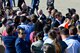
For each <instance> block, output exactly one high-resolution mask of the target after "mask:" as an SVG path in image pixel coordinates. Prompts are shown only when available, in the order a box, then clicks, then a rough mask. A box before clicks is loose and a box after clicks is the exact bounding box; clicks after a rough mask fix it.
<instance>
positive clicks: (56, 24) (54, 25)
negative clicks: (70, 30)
mask: <svg viewBox="0 0 80 53" xmlns="http://www.w3.org/2000/svg"><path fill="white" fill-rule="evenodd" d="M59 25H60V23H59V22H58V21H57V20H55V22H54V23H53V24H52V27H58V26H59Z"/></svg>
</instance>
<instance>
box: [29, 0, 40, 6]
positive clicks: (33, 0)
mask: <svg viewBox="0 0 80 53" xmlns="http://www.w3.org/2000/svg"><path fill="white" fill-rule="evenodd" d="M36 4H38V5H39V0H32V3H31V5H32V6H36ZM38 5H37V6H38Z"/></svg>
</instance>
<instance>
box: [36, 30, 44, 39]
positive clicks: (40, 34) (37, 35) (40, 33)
mask: <svg viewBox="0 0 80 53" xmlns="http://www.w3.org/2000/svg"><path fill="white" fill-rule="evenodd" d="M36 37H38V38H39V39H40V40H43V37H44V32H43V31H41V32H38V33H37V34H36Z"/></svg>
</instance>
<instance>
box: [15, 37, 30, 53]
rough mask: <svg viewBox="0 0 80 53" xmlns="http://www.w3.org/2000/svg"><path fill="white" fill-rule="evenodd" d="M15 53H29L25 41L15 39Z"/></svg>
mask: <svg viewBox="0 0 80 53" xmlns="http://www.w3.org/2000/svg"><path fill="white" fill-rule="evenodd" d="M15 47H16V53H30V48H29V47H28V45H27V43H26V41H25V40H23V39H22V38H17V39H16V42H15Z"/></svg>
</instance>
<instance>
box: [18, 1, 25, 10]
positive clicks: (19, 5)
mask: <svg viewBox="0 0 80 53" xmlns="http://www.w3.org/2000/svg"><path fill="white" fill-rule="evenodd" d="M23 3H25V1H24V0H18V7H19V8H20V10H22V7H21V5H22V4H23Z"/></svg>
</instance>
